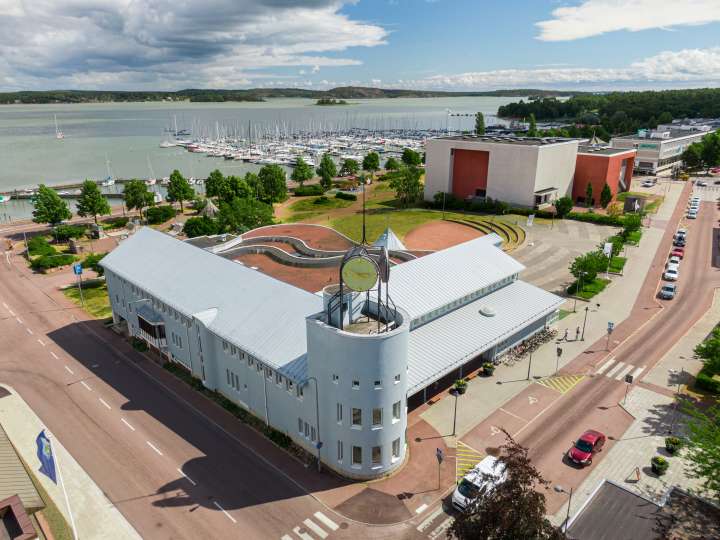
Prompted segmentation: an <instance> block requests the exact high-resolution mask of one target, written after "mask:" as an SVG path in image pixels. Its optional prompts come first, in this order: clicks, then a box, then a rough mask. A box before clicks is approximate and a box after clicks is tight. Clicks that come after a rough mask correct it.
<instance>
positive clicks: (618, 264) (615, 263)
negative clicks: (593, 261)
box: [608, 257, 627, 274]
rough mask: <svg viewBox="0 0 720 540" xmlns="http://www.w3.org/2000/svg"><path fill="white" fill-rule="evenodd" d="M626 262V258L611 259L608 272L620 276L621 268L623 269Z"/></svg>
mask: <svg viewBox="0 0 720 540" xmlns="http://www.w3.org/2000/svg"><path fill="white" fill-rule="evenodd" d="M626 262H627V258H626V257H613V258H612V259H610V266H608V272H612V273H613V274H620V273H621V272H622V271H623V268H625V263H626Z"/></svg>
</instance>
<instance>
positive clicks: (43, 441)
mask: <svg viewBox="0 0 720 540" xmlns="http://www.w3.org/2000/svg"><path fill="white" fill-rule="evenodd" d="M35 442H36V443H37V457H38V459H39V460H40V468H39V469H38V470H39V471H40V472H41V473H43V474H44V475H45V476H47V477H48V478H49V479H50V480H52V481H53V482H55V483H56V484H57V477H56V476H55V459H54V458H53V452H52V446H51V445H50V439H48V438H47V435H45V430H42V431H41V432H40V433H38V436H37V439H35Z"/></svg>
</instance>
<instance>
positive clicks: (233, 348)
mask: <svg viewBox="0 0 720 540" xmlns="http://www.w3.org/2000/svg"><path fill="white" fill-rule="evenodd" d="M236 352H237V349H236V348H235V345H230V354H235V353H236Z"/></svg>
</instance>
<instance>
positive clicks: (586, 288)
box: [567, 278, 610, 300]
mask: <svg viewBox="0 0 720 540" xmlns="http://www.w3.org/2000/svg"><path fill="white" fill-rule="evenodd" d="M608 283H610V280H609V279H604V278H595V279H594V280H593V281H591V282H589V283H585V282H583V284H582V289H581V290H580V291H578V290H577V286H578V282H577V281H575V282H574V283H573V284H572V285H570V287H568V289H567V292H568V294H569V295H571V296H577V297H578V298H583V299H585V300H590V299H591V298H592V297H593V296H595V295H596V294H599V293H601V292H602V291H603V290H604V289H605V287H607V285H608Z"/></svg>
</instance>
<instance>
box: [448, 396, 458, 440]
mask: <svg viewBox="0 0 720 540" xmlns="http://www.w3.org/2000/svg"><path fill="white" fill-rule="evenodd" d="M450 393H451V394H452V395H453V396H455V412H454V413H453V430H452V436H453V437H454V436H455V426H456V425H457V404H458V397H459V396H460V392H458V391H457V389H455V388H453V389H451V390H450Z"/></svg>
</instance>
